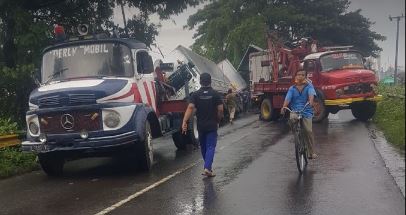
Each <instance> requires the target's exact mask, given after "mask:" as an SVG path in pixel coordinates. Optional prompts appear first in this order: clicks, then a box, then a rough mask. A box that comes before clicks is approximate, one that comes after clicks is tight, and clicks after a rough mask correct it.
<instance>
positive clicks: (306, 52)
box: [249, 33, 381, 122]
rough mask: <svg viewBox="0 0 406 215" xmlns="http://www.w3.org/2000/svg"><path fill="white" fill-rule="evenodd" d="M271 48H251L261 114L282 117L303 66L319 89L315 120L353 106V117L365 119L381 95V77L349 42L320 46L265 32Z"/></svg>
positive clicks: (252, 74)
mask: <svg viewBox="0 0 406 215" xmlns="http://www.w3.org/2000/svg"><path fill="white" fill-rule="evenodd" d="M267 43H268V50H266V51H263V52H256V53H251V54H250V56H249V58H250V60H249V68H250V84H251V86H250V87H251V91H252V95H253V96H254V97H256V99H257V100H258V102H259V104H260V118H261V119H262V120H266V121H270V120H275V119H277V118H278V117H279V111H280V108H281V107H282V105H283V101H284V98H285V95H286V93H287V91H288V89H289V87H290V86H292V85H293V83H294V77H295V74H296V72H297V71H298V69H299V68H300V67H301V66H302V67H303V68H304V69H305V70H306V71H307V72H308V79H310V80H311V82H312V84H313V85H314V87H315V89H316V93H317V96H316V98H315V107H314V109H315V115H314V117H313V121H314V122H321V121H323V120H324V119H325V118H326V117H327V116H328V114H329V113H333V114H335V113H337V112H338V111H339V110H342V109H351V111H352V114H353V115H354V117H355V118H357V119H359V120H362V121H366V120H368V119H370V118H371V117H372V116H373V115H374V114H375V111H376V103H377V101H379V100H380V99H381V95H378V94H377V91H376V88H377V78H376V77H375V74H374V72H373V71H371V70H369V69H367V68H365V66H364V60H363V59H364V58H363V55H362V54H361V53H360V52H358V51H356V50H352V49H351V47H350V46H341V47H319V46H318V44H317V41H316V40H312V39H310V38H303V39H301V40H299V41H297V42H296V43H293V44H289V45H287V44H283V42H282V41H281V40H280V39H279V38H278V37H277V34H276V33H270V34H268V37H267Z"/></svg>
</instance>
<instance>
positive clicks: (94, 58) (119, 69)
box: [42, 43, 134, 83]
mask: <svg viewBox="0 0 406 215" xmlns="http://www.w3.org/2000/svg"><path fill="white" fill-rule="evenodd" d="M133 75H134V69H133V64H132V58H131V50H130V49H129V48H128V47H126V46H124V45H121V44H114V43H94V44H84V45H79V46H66V47H63V48H58V49H53V50H50V51H47V52H46V53H45V54H44V56H43V58H42V82H43V83H45V82H49V81H57V80H65V79H71V78H81V77H100V76H124V77H131V76H133Z"/></svg>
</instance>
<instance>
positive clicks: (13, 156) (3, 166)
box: [0, 119, 39, 179]
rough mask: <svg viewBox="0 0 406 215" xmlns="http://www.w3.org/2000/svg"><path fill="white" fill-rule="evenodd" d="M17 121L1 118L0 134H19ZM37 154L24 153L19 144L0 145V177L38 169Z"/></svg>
mask: <svg viewBox="0 0 406 215" xmlns="http://www.w3.org/2000/svg"><path fill="white" fill-rule="evenodd" d="M19 133H20V132H18V128H17V123H15V122H12V121H11V120H10V119H0V136H2V135H9V134H17V135H18V134H19ZM38 168H39V166H38V164H37V162H36V156H35V154H33V153H23V152H21V149H20V148H19V146H15V147H7V148H1V147H0V179H1V178H6V177H10V176H13V175H18V174H21V173H25V172H30V171H32V170H35V169H38Z"/></svg>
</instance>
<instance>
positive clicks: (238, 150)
mask: <svg viewBox="0 0 406 215" xmlns="http://www.w3.org/2000/svg"><path fill="white" fill-rule="evenodd" d="M257 118H258V117H257V116H247V117H244V118H241V119H239V120H237V121H236V122H235V124H234V125H228V126H225V127H223V128H221V129H220V131H219V135H220V136H219V142H218V145H217V152H216V157H215V162H214V170H215V171H216V173H217V176H216V177H214V178H210V179H208V178H204V177H203V176H201V175H200V174H201V171H202V165H203V163H202V162H201V158H200V152H199V150H194V149H192V148H190V149H188V150H187V151H177V150H176V148H175V147H174V145H173V144H172V142H171V139H170V138H161V139H159V140H157V142H156V144H155V145H154V147H155V153H154V156H155V159H156V163H155V165H154V169H153V170H152V171H151V172H150V173H145V172H144V173H143V172H137V171H134V170H132V169H129V168H128V167H125V166H123V164H122V163H121V162H119V161H117V160H114V159H110V158H92V159H83V160H78V161H73V162H70V163H68V164H67V165H66V168H65V176H64V177H62V178H57V179H54V178H48V177H47V176H46V175H45V174H43V173H42V172H41V171H36V172H33V173H29V174H25V175H22V176H18V177H14V178H11V179H6V180H2V181H0V214H1V215H3V214H58V215H63V214H97V213H99V212H102V211H103V210H104V209H107V208H108V211H110V212H109V214H250V215H252V214H340V215H341V214H368V215H373V214H385V215H386V214H388V215H389V214H405V205H404V204H405V199H404V197H403V195H402V194H401V192H400V190H399V188H398V187H397V186H396V185H395V182H394V180H393V178H392V177H391V176H390V175H389V174H388V171H387V169H386V168H385V165H384V163H383V161H382V159H381V157H380V155H379V153H378V152H377V150H376V149H375V147H374V145H373V143H372V141H371V140H370V137H369V133H368V130H367V128H366V125H365V123H362V122H359V121H356V120H354V119H353V117H352V116H351V113H350V112H348V111H342V112H339V114H338V115H332V116H330V118H329V120H328V121H326V122H324V123H322V124H316V125H314V131H315V140H316V149H317V151H318V153H319V157H318V159H317V160H315V161H311V162H310V163H309V165H308V168H307V170H306V172H305V174H303V175H301V176H300V175H299V174H298V171H297V169H296V164H295V160H294V151H293V142H292V141H293V137H292V135H291V134H290V133H289V131H288V128H287V126H286V124H285V123H284V122H276V123H275V122H272V123H266V122H260V121H258V120H256V119H257ZM168 176H169V177H168ZM157 182H158V184H157ZM120 201H121V202H120ZM113 205H115V206H113Z"/></svg>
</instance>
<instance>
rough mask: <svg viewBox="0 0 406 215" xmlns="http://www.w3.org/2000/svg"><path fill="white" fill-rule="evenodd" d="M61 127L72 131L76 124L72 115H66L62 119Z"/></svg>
mask: <svg viewBox="0 0 406 215" xmlns="http://www.w3.org/2000/svg"><path fill="white" fill-rule="evenodd" d="M61 125H62V127H63V128H64V129H66V130H70V129H72V128H73V126H74V125H75V124H74V118H73V116H72V115H70V114H64V115H62V117H61Z"/></svg>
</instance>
